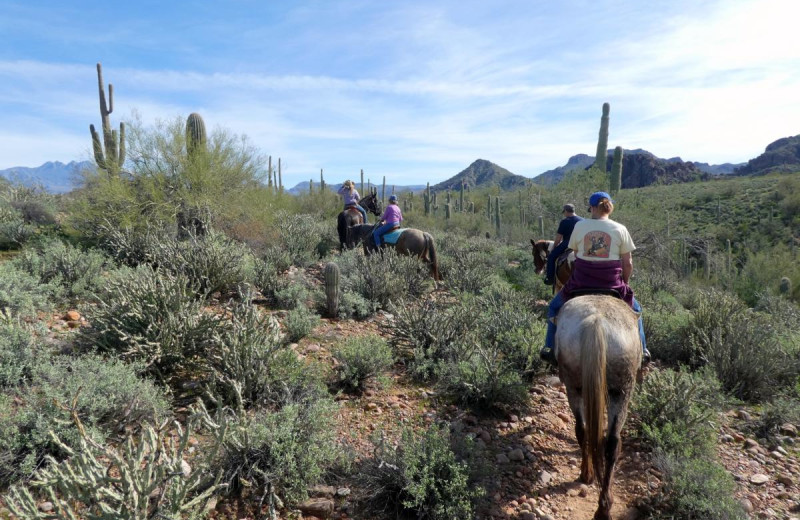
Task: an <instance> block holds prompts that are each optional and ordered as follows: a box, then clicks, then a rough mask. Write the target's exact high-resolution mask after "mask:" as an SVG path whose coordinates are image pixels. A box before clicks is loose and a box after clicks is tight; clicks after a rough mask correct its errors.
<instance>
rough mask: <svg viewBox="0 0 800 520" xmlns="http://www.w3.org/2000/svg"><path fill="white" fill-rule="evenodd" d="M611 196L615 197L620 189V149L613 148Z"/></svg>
mask: <svg viewBox="0 0 800 520" xmlns="http://www.w3.org/2000/svg"><path fill="white" fill-rule="evenodd" d="M610 187H611V194H612V195H616V194H617V192H618V191H619V190H620V189H622V147H621V146H617V147H616V148H614V162H613V163H611V183H610Z"/></svg>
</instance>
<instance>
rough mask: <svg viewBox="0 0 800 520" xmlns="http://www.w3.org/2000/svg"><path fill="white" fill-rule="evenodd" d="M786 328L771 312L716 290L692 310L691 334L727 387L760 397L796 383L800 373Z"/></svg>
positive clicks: (751, 397) (737, 393) (691, 340)
mask: <svg viewBox="0 0 800 520" xmlns="http://www.w3.org/2000/svg"><path fill="white" fill-rule="evenodd" d="M781 332H782V331H780V330H779V328H776V326H775V323H774V321H773V320H772V319H771V318H770V317H769V316H767V315H764V314H762V313H759V312H754V311H752V310H750V309H747V308H746V307H745V306H744V305H743V304H742V303H741V302H740V301H739V300H738V299H737V298H736V297H735V296H731V295H729V294H728V293H724V292H714V293H707V294H706V296H705V298H702V299H701V301H700V303H699V305H698V306H697V308H696V309H695V310H694V312H693V313H692V317H691V319H690V320H689V324H688V326H687V330H686V336H687V340H688V342H689V344H690V345H691V347H692V349H693V351H694V352H696V353H697V354H698V355H699V356H700V357H701V359H702V360H703V361H704V362H706V363H707V364H708V365H709V366H710V367H712V368H713V369H714V372H715V373H716V375H717V378H718V379H719V380H720V381H721V382H722V386H723V388H725V390H726V391H728V392H731V393H732V394H733V395H735V396H736V397H739V398H741V399H747V400H758V399H762V398H764V397H766V396H770V395H773V394H774V393H775V390H776V389H780V388H786V387H787V386H791V385H793V384H794V383H795V381H796V379H797V376H798V374H800V366H799V365H798V359H797V358H796V356H793V355H792V353H791V352H789V351H788V350H787V348H786V346H785V345H784V342H783V341H782V339H781Z"/></svg>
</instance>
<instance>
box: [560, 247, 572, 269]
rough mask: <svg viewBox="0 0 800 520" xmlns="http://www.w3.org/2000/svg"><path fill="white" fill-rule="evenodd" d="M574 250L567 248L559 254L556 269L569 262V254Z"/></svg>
mask: <svg viewBox="0 0 800 520" xmlns="http://www.w3.org/2000/svg"><path fill="white" fill-rule="evenodd" d="M572 252H573V251H572V249H569V248H567V249H565V250H564V251H563V252H562V253H561V254H560V255H558V258H556V269H558V268H559V267H561V266H562V265H563V264H565V263H567V261H568V260H569V255H571V254H572Z"/></svg>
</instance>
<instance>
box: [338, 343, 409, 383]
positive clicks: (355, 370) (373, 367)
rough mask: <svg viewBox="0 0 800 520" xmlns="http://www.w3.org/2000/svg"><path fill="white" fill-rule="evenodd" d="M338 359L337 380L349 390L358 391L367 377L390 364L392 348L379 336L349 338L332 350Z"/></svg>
mask: <svg viewBox="0 0 800 520" xmlns="http://www.w3.org/2000/svg"><path fill="white" fill-rule="evenodd" d="M333 357H335V358H336V360H337V361H339V365H338V366H337V367H336V370H337V373H338V382H339V384H341V385H342V386H344V387H345V388H347V389H348V390H351V391H360V390H362V389H363V388H364V384H365V383H366V382H367V380H368V379H370V378H374V377H376V376H378V375H380V374H381V372H383V371H384V370H387V369H388V368H390V367H391V366H392V363H393V361H394V360H393V357H392V350H391V349H390V348H389V345H388V344H387V343H386V341H385V340H384V339H383V338H381V337H380V336H364V337H357V338H350V339H348V340H347V341H345V342H344V343H343V344H342V345H340V346H338V347H336V348H335V349H334V350H333Z"/></svg>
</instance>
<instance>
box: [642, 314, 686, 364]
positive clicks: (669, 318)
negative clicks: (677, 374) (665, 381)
mask: <svg viewBox="0 0 800 520" xmlns="http://www.w3.org/2000/svg"><path fill="white" fill-rule="evenodd" d="M690 317H691V314H690V313H689V312H688V311H685V310H680V311H679V310H659V309H658V308H655V309H653V308H644V309H643V312H642V319H643V320H644V333H645V337H646V338H647V346H648V350H650V352H652V353H653V357H654V358H655V359H660V360H661V361H664V362H665V363H669V364H672V365H675V366H677V365H680V364H690V363H691V362H692V360H693V359H695V351H694V349H692V348H691V344H690V343H689V342H687V341H686V337H685V334H684V332H685V330H686V328H687V326H688V323H689V318H690Z"/></svg>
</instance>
